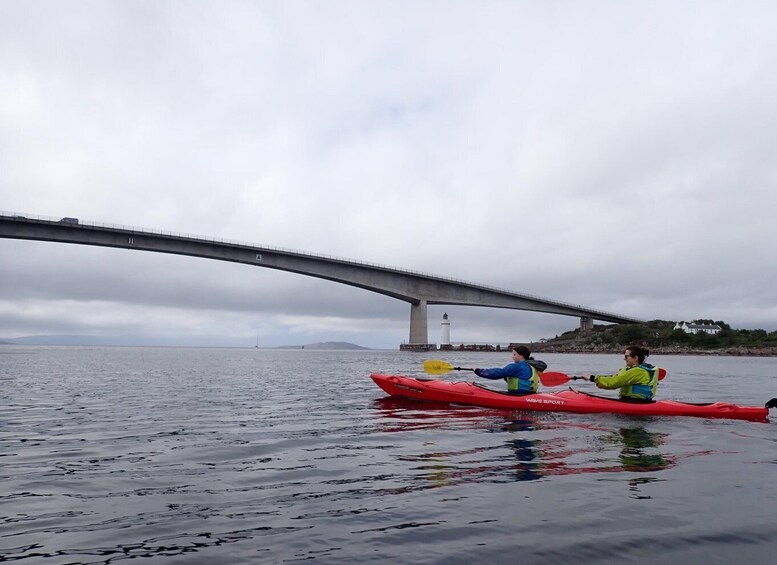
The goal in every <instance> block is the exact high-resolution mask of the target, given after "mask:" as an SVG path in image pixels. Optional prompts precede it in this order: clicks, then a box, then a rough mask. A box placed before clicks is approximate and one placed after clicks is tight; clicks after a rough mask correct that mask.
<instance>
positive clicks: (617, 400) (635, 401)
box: [569, 387, 777, 408]
mask: <svg viewBox="0 0 777 565" xmlns="http://www.w3.org/2000/svg"><path fill="white" fill-rule="evenodd" d="M569 390H575V389H573V388H572V387H569ZM575 392H579V393H580V394H585V395H586V396H593V397H594V398H601V399H602V400H612V401H613V402H625V403H627V404H655V403H656V401H655V400H640V399H636V398H635V399H634V400H626V399H624V398H608V397H607V396H599V395H596V394H591V393H590V392H583V391H582V390H575ZM772 401H774V403H775V404H774V408H777V398H772V400H770V401H769V402H772ZM672 402H677V403H678V404H685V405H686V406H712V405H713V404H717V402H683V401H682V400H672ZM767 404H768V403H767ZM767 408H768V406H767Z"/></svg>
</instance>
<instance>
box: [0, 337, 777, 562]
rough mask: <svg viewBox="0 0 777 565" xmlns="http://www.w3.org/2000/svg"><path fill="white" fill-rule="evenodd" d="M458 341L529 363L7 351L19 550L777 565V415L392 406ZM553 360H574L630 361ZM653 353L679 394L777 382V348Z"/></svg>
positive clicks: (11, 532) (10, 486) (3, 389)
mask: <svg viewBox="0 0 777 565" xmlns="http://www.w3.org/2000/svg"><path fill="white" fill-rule="evenodd" d="M441 356H442V357H443V358H444V359H446V360H447V361H450V362H452V363H454V364H457V365H458V364H460V365H464V366H470V365H475V366H485V367H492V366H503V365H505V364H507V363H508V362H509V361H510V359H509V355H508V354H506V353H453V354H451V353H447V354H444V355H443V354H440V353H436V354H431V355H421V354H409V353H401V352H395V351H358V352H357V351H347V352H334V351H330V352H322V351H308V350H303V351H299V350H295V351H280V350H276V351H272V350H256V349H188V348H181V349H177V348H96V347H95V348H77V347H62V348H57V347H16V346H0V562H5V561H9V562H10V561H14V562H16V561H20V562H23V563H27V562H29V563H42V564H46V565H48V564H64V563H115V562H119V561H122V560H125V559H130V558H140V557H143V558H147V559H145V561H144V562H153V563H156V562H159V563H162V562H164V563H230V564H232V563H295V562H299V561H306V560H315V561H316V562H319V563H370V562H373V563H391V562H406V563H409V562H413V563H474V562H480V563H515V562H519V561H520V562H521V563H567V562H569V561H570V560H573V561H575V562H582V563H652V564H655V563H658V564H662V563H697V562H704V563H731V562H734V561H736V562H747V563H755V564H760V563H764V564H766V563H769V564H771V563H774V562H775V561H776V560H777V557H776V555H777V423H775V422H777V413H775V412H777V411H775V410H772V414H773V416H774V417H773V418H772V420H773V421H772V422H771V423H766V424H764V423H752V422H740V421H728V420H709V419H696V418H652V417H651V418H646V417H641V418H640V417H628V416H618V415H575V414H553V413H531V412H522V411H504V410H490V409H478V408H468V407H457V406H448V405H436V404H422V403H415V402H411V401H402V400H396V399H391V398H388V397H386V396H385V395H384V393H383V392H382V391H381V390H380V389H378V388H377V387H376V386H375V385H374V384H373V383H372V381H371V380H370V378H369V374H370V373H371V372H373V371H380V372H387V373H396V374H408V375H417V376H421V375H422V374H423V373H422V370H421V366H422V362H423V360H424V359H428V358H434V357H441ZM538 357H539V356H538ZM541 358H542V359H544V360H545V361H547V362H548V364H549V365H550V369H549V370H555V371H563V372H567V373H570V374H578V373H581V372H588V371H597V372H605V371H610V370H614V369H615V368H617V367H618V366H619V365H620V364H621V363H622V361H623V360H622V355H560V354H556V355H546V356H542V357H541ZM650 360H651V361H653V362H654V363H657V364H660V365H661V366H664V367H666V368H667V369H668V371H669V376H668V377H667V379H666V380H665V381H663V386H662V387H661V388H660V389H659V395H660V396H661V397H663V398H669V397H672V398H676V399H680V400H692V401H698V402H702V401H711V400H726V401H731V402H737V403H740V404H757V405H760V404H763V403H764V402H765V401H766V400H768V399H769V398H771V397H775V396H777V359H772V358H706V357H685V356H665V357H653V358H651V359H650ZM444 378H448V379H451V380H472V379H473V376H472V375H471V373H470V374H469V375H467V374H451V375H448V376H446V377H444ZM481 382H484V383H485V382H488V381H484V380H481ZM490 384H492V385H493V386H494V387H499V386H500V383H496V382H494V383H490ZM501 386H504V385H503V384H502V385H501ZM592 386H593V385H591V384H590V383H582V384H579V385H576V387H577V388H581V389H586V390H588V388H589V387H592ZM149 558H150V559H149Z"/></svg>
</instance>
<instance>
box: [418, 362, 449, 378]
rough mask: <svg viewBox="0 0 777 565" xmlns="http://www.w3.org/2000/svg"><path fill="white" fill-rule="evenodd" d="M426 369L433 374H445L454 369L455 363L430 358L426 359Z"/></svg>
mask: <svg viewBox="0 0 777 565" xmlns="http://www.w3.org/2000/svg"><path fill="white" fill-rule="evenodd" d="M424 371H426V372H427V373H430V374H432V375H443V374H445V373H447V372H449V371H453V365H451V364H450V363H446V362H445V361H440V360H439V359H428V360H427V361H424Z"/></svg>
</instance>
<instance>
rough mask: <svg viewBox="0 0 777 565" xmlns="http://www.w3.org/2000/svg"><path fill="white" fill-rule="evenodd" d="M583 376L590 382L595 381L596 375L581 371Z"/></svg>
mask: <svg viewBox="0 0 777 565" xmlns="http://www.w3.org/2000/svg"><path fill="white" fill-rule="evenodd" d="M583 378H584V379H585V380H587V381H591V382H592V383H595V382H596V377H595V376H594V375H592V374H591V373H583Z"/></svg>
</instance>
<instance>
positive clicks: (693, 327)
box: [672, 322, 723, 335]
mask: <svg viewBox="0 0 777 565" xmlns="http://www.w3.org/2000/svg"><path fill="white" fill-rule="evenodd" d="M672 329H675V330H683V331H684V332H685V333H687V334H697V333H699V332H701V333H705V334H710V335H716V334H717V333H718V332H720V330H722V329H723V328H721V327H720V326H719V325H718V324H712V325H709V324H693V323H690V324H689V323H686V322H677V323H676V324H675V325H674V328H672Z"/></svg>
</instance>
